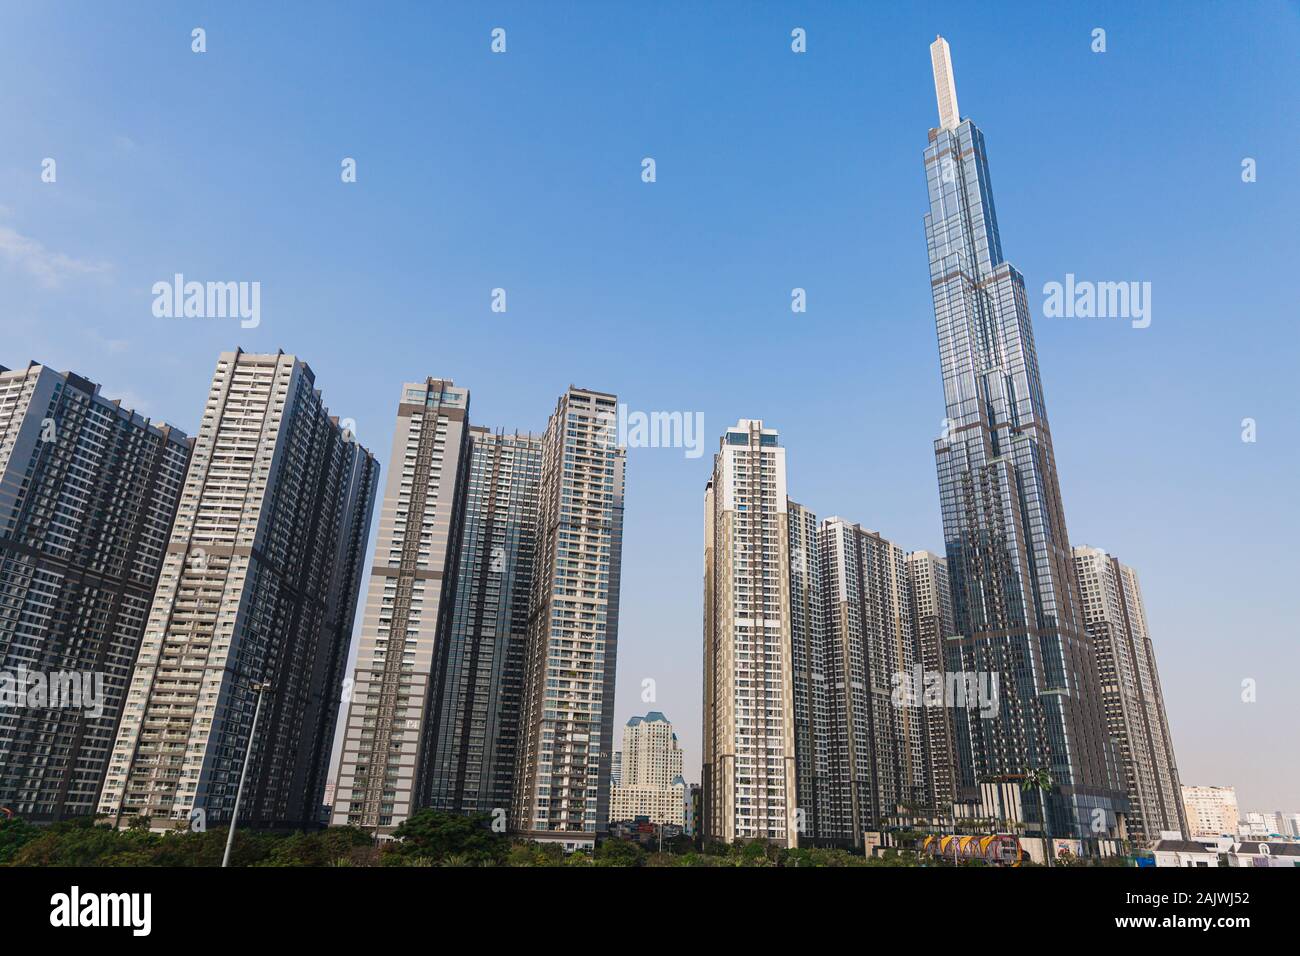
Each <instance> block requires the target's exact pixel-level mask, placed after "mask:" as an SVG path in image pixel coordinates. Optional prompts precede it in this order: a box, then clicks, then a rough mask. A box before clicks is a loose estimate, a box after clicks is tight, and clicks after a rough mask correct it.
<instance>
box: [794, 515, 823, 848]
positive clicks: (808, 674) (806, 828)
mask: <svg viewBox="0 0 1300 956" xmlns="http://www.w3.org/2000/svg"><path fill="white" fill-rule="evenodd" d="M786 511H787V515H788V521H787V524H788V527H789V529H790V534H789V563H790V660H791V664H792V667H793V671H792V681H793V685H794V711H793V713H794V754H795V796H796V804H797V807H798V822H799V827H800V828H799V836H800V837H801V838H804V837H807V838H816V837H818V836H819V835H821V834H823V833H824V832H825V830H826V827H827V826H828V823H829V821H828V817H827V814H828V812H829V801H830V799H831V794H830V790H829V787H830V783H831V757H832V754H831V750H830V748H829V743H830V730H831V726H832V715H831V713H830V711H829V707H830V705H831V690H830V689H828V684H827V666H826V659H825V638H826V633H825V624H824V615H825V614H826V606H825V595H824V594H823V574H824V567H823V562H822V546H821V542H822V538H821V535H820V530H819V527H818V524H817V515H816V514H814V513H813V512H812V511H810V510H809V509H808V508H805V507H804V506H803V505H801V504H799V503H797V502H795V501H790V500H788V499H787V501H786Z"/></svg>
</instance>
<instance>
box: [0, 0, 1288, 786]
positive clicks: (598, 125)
mask: <svg viewBox="0 0 1300 956" xmlns="http://www.w3.org/2000/svg"><path fill="white" fill-rule="evenodd" d="M1058 6H1059V5H1057V4H1042V3H1024V4H1000V3H979V4H975V3H953V4H926V5H924V6H921V5H901V4H891V5H889V6H888V7H883V6H878V5H876V4H867V3H856V2H853V3H850V2H844V3H830V2H826V3H816V4H806V5H805V4H798V5H796V4H778V3H746V4H740V3H736V4H707V5H706V4H701V3H653V4H632V3H622V4H616V5H610V6H608V7H606V6H602V5H598V4H596V3H559V2H552V3H532V4H518V5H506V4H486V3H484V4H473V5H471V4H454V5H449V6H445V7H442V6H439V7H436V8H435V7H434V6H433V5H432V4H409V5H406V4H393V5H389V6H384V7H375V6H374V5H370V4H349V5H346V6H344V5H335V4H331V5H325V6H322V7H321V8H317V7H308V6H306V5H300V4H289V3H283V4H281V3H276V4H257V5H253V4H224V3H223V4H211V5H206V4H198V5H195V4H181V3H174V4H173V3H167V4H162V3H159V4H145V3H131V4H112V5H105V4H90V3H85V4H69V3H57V2H56V3H40V4H37V3H13V2H8V3H5V4H4V6H3V7H0V37H3V41H4V43H3V47H4V55H3V56H0V364H5V365H9V366H11V367H12V366H16V365H21V364H23V363H25V362H26V361H27V360H28V359H29V358H35V359H38V360H40V361H43V362H46V363H49V364H51V365H54V366H56V367H58V368H68V369H73V370H76V371H78V372H80V373H82V374H84V375H86V376H88V377H90V378H92V379H93V380H95V381H98V382H101V383H102V384H103V385H104V388H105V392H106V393H107V394H109V395H110V396H120V397H122V398H123V399H124V400H125V401H127V402H128V403H129V404H133V405H135V406H136V407H137V408H138V409H140V410H141V411H142V412H144V413H146V414H149V415H151V416H153V417H156V418H165V419H168V420H170V421H173V422H174V423H176V424H177V425H179V426H181V427H183V428H186V429H188V430H194V429H195V428H196V427H197V424H198V419H199V416H200V410H201V408H202V404H203V400H204V395H205V390H206V384H207V381H208V379H209V377H210V375H211V373H212V369H213V365H214V363H215V359H216V355H217V353H218V352H219V351H220V350H222V349H229V348H233V347H234V346H236V345H240V346H242V347H243V348H245V349H247V350H257V351H274V350H276V349H277V348H283V349H284V350H285V351H288V352H294V353H297V354H299V355H301V356H302V357H303V358H305V359H306V360H307V361H308V362H309V363H310V364H311V365H312V367H313V368H314V369H315V371H316V374H317V381H318V383H319V384H320V385H321V386H322V387H323V389H324V391H325V394H326V397H327V400H328V402H329V405H330V406H331V408H332V409H333V410H334V411H335V412H336V413H338V414H340V415H342V416H350V417H353V418H355V419H356V420H357V422H358V432H359V436H360V438H361V440H362V441H363V442H364V443H366V444H367V445H368V446H369V447H371V448H373V449H375V450H376V451H377V452H378V453H379V454H380V456H381V458H382V459H384V460H385V464H386V463H387V462H386V459H387V455H388V449H389V442H390V439H391V434H392V425H393V419H394V415H395V405H396V401H397V398H398V389H399V386H400V383H401V382H403V381H405V380H409V379H418V378H422V377H424V376H426V375H442V376H450V377H453V378H454V379H455V380H456V381H457V382H458V383H460V384H464V385H467V386H469V387H470V388H471V389H472V391H473V400H472V411H471V414H472V417H473V419H474V420H476V421H478V422H481V423H484V424H491V425H503V426H507V427H515V426H518V427H521V428H532V429H540V428H541V427H543V425H544V423H545V419H546V415H547V413H548V412H549V410H550V409H551V408H552V407H553V404H554V401H555V399H556V397H557V395H558V394H559V392H560V391H561V389H562V388H563V387H564V386H565V385H567V384H568V383H570V382H573V383H576V384H579V385H584V386H588V387H594V388H600V389H606V390H611V391H616V392H617V393H618V394H619V395H620V397H622V398H623V399H624V400H626V401H627V402H628V403H629V404H630V405H631V407H632V408H634V409H643V410H655V409H664V410H682V411H700V412H703V413H704V416H705V427H706V432H707V434H708V436H709V438H708V451H707V453H706V455H705V456H704V457H702V458H699V459H695V460H688V459H686V458H685V457H684V456H683V455H682V453H681V452H680V451H677V450H655V449H634V450H633V451H632V452H631V454H630V461H629V469H628V496H627V533H626V540H625V545H624V576H623V601H622V632H621V641H620V644H621V646H620V653H619V674H618V706H617V718H618V722H619V724H621V723H622V722H623V721H624V720H625V719H626V718H627V717H628V716H629V715H631V714H633V713H644V712H645V711H646V710H648V709H658V710H662V711H664V712H665V713H666V714H667V715H668V716H669V718H670V719H672V720H673V721H674V722H675V723H676V724H677V728H678V734H679V736H680V738H681V740H682V742H683V744H684V746H685V747H686V748H687V751H688V754H687V767H688V776H691V777H692V778H697V774H698V764H699V740H700V712H699V708H700V693H701V687H700V685H701V675H700V670H701V649H700V644H701V640H700V615H701V609H700V604H701V581H700V576H701V564H702V561H701V543H702V511H701V505H702V498H701V495H702V491H703V487H704V482H705V479H706V477H707V475H708V472H709V467H710V466H709V458H710V456H711V453H712V451H713V449H714V448H715V447H716V439H717V436H718V434H720V433H721V431H722V430H723V429H724V428H725V427H726V426H727V425H728V424H731V423H733V422H734V421H735V420H736V419H737V418H739V417H760V418H763V419H765V420H766V421H767V422H768V423H770V424H771V425H773V426H775V427H777V428H779V429H780V430H781V433H782V439H783V442H784V444H785V445H786V446H787V447H788V449H789V451H788V456H789V473H790V474H789V478H790V492H791V494H792V496H793V497H795V498H796V499H797V500H799V501H801V502H803V503H805V504H807V505H808V506H809V507H812V508H814V509H815V510H817V512H818V513H819V514H823V515H829V514H835V513H838V514H842V515H844V516H846V517H849V518H851V519H854V520H857V521H860V522H862V523H863V524H865V525H867V526H869V527H874V528H877V529H879V530H880V531H881V532H882V533H884V534H885V535H887V536H888V537H890V538H892V539H893V540H895V541H897V542H898V543H899V544H900V545H902V546H904V547H907V548H909V549H910V548H930V549H936V550H942V543H943V542H942V536H941V532H940V525H939V507H938V500H937V491H936V479H935V472H934V461H933V452H932V448H931V441H932V439H933V438H934V436H935V435H936V434H937V433H938V431H939V427H940V425H939V421H940V418H941V417H942V415H943V403H942V391H941V387H940V380H939V372H938V360H937V355H936V349H935V334H934V325H933V316H932V313H931V305H930V296H929V286H928V274H927V260H926V253H925V244H924V234H923V230H922V221H921V220H922V216H923V215H924V213H925V209H926V191H925V184H924V179H923V174H922V162H921V153H922V149H923V148H924V145H925V142H926V131H927V129H928V128H929V127H930V126H932V125H935V123H936V122H937V120H936V116H935V103H934V92H933V86H932V83H931V77H930V65H929V54H928V50H927V46H928V44H929V43H930V41H931V40H933V38H934V36H935V34H936V33H943V34H944V36H946V37H947V38H948V39H949V41H950V42H951V44H952V49H953V60H954V64H955V69H956V75H957V86H958V92H959V95H960V102H961V107H962V112H963V113H964V114H965V115H968V116H971V117H973V118H974V119H975V121H976V122H977V123H979V124H980V126H981V127H982V128H983V130H984V132H985V134H986V137H987V140H988V148H989V155H990V161H991V164H992V172H993V186H994V191H995V195H996V199H997V206H998V213H999V218H1000V224H1001V228H1002V239H1003V246H1004V249H1005V251H1006V254H1007V256H1008V257H1009V258H1010V260H1011V261H1012V262H1014V263H1015V264H1016V265H1017V266H1018V267H1019V268H1020V270H1021V271H1022V272H1023V273H1024V274H1025V277H1026V281H1027V284H1028V288H1029V290H1030V300H1031V305H1033V306H1034V308H1035V313H1036V315H1038V316H1039V317H1038V318H1037V325H1036V336H1037V344H1038V349H1039V355H1040V360H1041V365H1042V371H1043V378H1044V383H1045V389H1046V395H1047V402H1048V409H1049V414H1050V416H1051V422H1052V430H1053V434H1054V437H1055V442H1056V449H1057V453H1058V456H1059V465H1060V473H1061V484H1062V489H1063V493H1064V498H1065V506H1066V516H1067V520H1068V524H1069V530H1070V535H1071V538H1072V539H1073V541H1074V542H1075V543H1087V544H1092V545H1095V546H1098V547H1104V548H1106V549H1108V550H1110V551H1112V552H1113V553H1116V554H1117V555H1119V556H1120V558H1121V559H1122V560H1124V561H1126V562H1127V563H1129V564H1131V565H1133V566H1134V567H1136V568H1137V569H1138V571H1139V573H1140V575H1141V577H1142V582H1143V586H1144V590H1145V596H1146V600H1147V605H1148V613H1149V617H1150V624H1151V628H1152V633H1153V636H1154V639H1155V645H1156V650H1157V654H1158V657H1159V662H1160V668H1161V674H1162V677H1163V680H1164V687H1165V693H1166V698H1167V702H1168V709H1169V716H1170V720H1171V723H1172V727H1173V733H1174V738H1175V744H1176V746H1177V753H1178V757H1179V763H1180V767H1181V771H1182V775H1183V779H1184V781H1185V782H1188V783H1203V784H1210V783H1213V784H1231V785H1235V786H1236V787H1237V788H1238V792H1239V795H1240V797H1241V801H1242V804H1243V806H1244V807H1252V808H1254V807H1268V808H1273V807H1282V808H1285V809H1297V810H1300V765H1297V763H1296V760H1295V753H1296V747H1295V728H1296V725H1297V715H1298V711H1300V705H1298V704H1297V701H1300V666H1298V664H1300V652H1298V651H1297V646H1298V644H1297V639H1298V638H1300V625H1297V620H1300V614H1298V613H1297V611H1298V610H1300V609H1298V608H1297V604H1298V603H1300V602H1298V601H1297V592H1298V591H1300V588H1298V587H1297V572H1298V571H1300V559H1298V558H1297V554H1296V550H1295V542H1296V540H1297V538H1300V534H1298V532H1300V521H1298V520H1297V515H1298V509H1297V507H1296V500H1295V494H1296V490H1295V489H1296V487H1297V470H1298V468H1297V464H1298V463H1300V453H1298V452H1297V448H1298V447H1300V434H1298V432H1300V426H1298V424H1297V399H1296V383H1297V381H1298V380H1300V367H1298V366H1300V361H1298V359H1297V354H1298V351H1297V330H1296V318H1297V300H1296V292H1295V277H1296V274H1297V265H1296V262H1297V252H1298V251H1300V249H1298V248H1297V246H1298V242H1297V234H1298V229H1297V212H1298V211H1300V186H1298V185H1297V177H1296V172H1297V166H1296V156H1297V155H1300V133H1298V125H1300V124H1298V123H1297V104H1298V103H1300V97H1297V96H1296V91H1297V90H1298V89H1300V67H1298V66H1297V63H1298V61H1297V57H1296V51H1297V49H1300V16H1298V14H1297V9H1296V6H1295V5H1293V4H1286V3H1281V2H1262V3H1244V2H1243V3H1233V4H1212V5H1211V4H1199V3H1192V2H1183V3H1170V4H1157V3H1144V4H1141V5H1131V4H1127V3H1125V4H1107V5H1097V6H1096V7H1094V8H1091V9H1088V8H1081V9H1078V10H1073V9H1072V10H1068V11H1066V10H1061V9H1058ZM1134 6H1136V7H1137V9H1133V7H1134ZM196 26H202V27H204V28H206V30H207V43H208V52H207V53H205V54H202V55H197V54H194V53H192V52H191V51H190V30H191V29H192V28H193V27H196ZM498 26H499V27H503V28H505V29H506V31H507V43H508V52H507V53H506V54H504V55H493V54H492V53H491V52H490V50H489V32H490V31H491V29H492V28H493V27H498ZM794 27H804V28H805V29H806V30H807V31H808V52H807V53H806V54H804V55H795V54H793V53H792V52H791V50H790V31H791V29H793V28H794ZM1094 27H1103V28H1105V29H1106V31H1107V47H1108V49H1107V52H1106V53H1104V54H1094V53H1092V52H1091V51H1090V48H1089V47H1090V42H1091V38H1090V33H1091V31H1092V29H1093V28H1094ZM345 156H351V157H354V158H355V159H356V160H357V162H358V179H359V181H358V182H357V183H356V184H351V185H345V184H343V183H341V182H340V177H339V172H340V165H339V164H340V161H341V160H342V158H343V157H345ZM646 156H651V157H654V159H655V160H656V162H657V171H658V182H656V183H654V184H645V183H643V182H642V181H641V177H640V172H641V165H640V164H641V160H642V158H643V157H646ZM45 157H52V158H54V159H55V160H56V161H57V164H58V166H57V173H58V180H57V182H56V183H54V184H47V183H42V182H41V181H40V170H41V161H42V159H43V158H45ZM1244 157H1253V158H1255V159H1256V160H1257V163H1258V182H1256V183H1253V184H1244V183H1242V181H1241V177H1240V169H1241V161H1242V159H1243V158H1244ZM175 272H183V273H185V274H186V276H187V277H189V278H195V279H201V280H209V279H211V280H244V281H259V282H261V284H262V324H261V326H260V327H259V328H257V329H251V330H242V329H240V328H238V326H237V324H236V323H235V322H233V321H232V320H195V319H191V320H168V319H156V318H154V317H153V315H152V312H151V303H152V297H151V295H150V287H151V286H152V284H153V283H154V282H156V281H159V280H168V279H170V277H171V276H172V274H173V273H175ZM1067 272H1072V273H1074V274H1076V275H1077V276H1079V277H1080V278H1089V279H1094V280H1111V281H1119V280H1137V281H1149V282H1151V283H1152V287H1153V288H1152V307H1153V314H1152V323H1151V327H1150V328H1148V329H1145V330H1135V329H1132V328H1130V327H1129V325H1128V323H1127V322H1124V321H1121V320H1081V319H1075V320H1067V319H1045V318H1042V317H1041V308H1040V305H1041V301H1042V297H1041V294H1040V293H1041V289H1042V286H1043V283H1045V282H1048V281H1053V280H1055V281H1060V280H1062V279H1063V277H1064V275H1065V274H1066V273H1067ZM796 286H799V287H803V288H805V289H807V295H808V311H807V313H806V314H802V315H796V314H793V313H791V311H790V308H789V303H790V290H791V289H792V288H793V287H796ZM494 287H504V288H505V289H506V290H507V295H508V307H509V310H508V312H507V313H506V314H504V315H502V314H495V313H493V312H491V311H490V309H489V294H490V290H491V289H492V288H494ZM1247 416H1249V417H1253V418H1255V419H1256V420H1257V422H1258V441H1257V442H1256V443H1254V444H1244V443H1243V442H1242V441H1241V440H1240V430H1241V429H1240V422H1241V420H1242V418H1244V417H1247ZM644 678H652V679H654V680H655V681H656V684H657V691H658V693H657V700H656V701H655V702H654V703H653V705H650V704H646V703H642V701H641V700H640V689H641V682H642V680H643V679H644ZM1244 678H1254V679H1255V680H1256V681H1257V682H1258V700H1257V702H1256V703H1253V704H1245V703H1242V702H1241V690H1240V687H1241V681H1242V680H1243V679H1244Z"/></svg>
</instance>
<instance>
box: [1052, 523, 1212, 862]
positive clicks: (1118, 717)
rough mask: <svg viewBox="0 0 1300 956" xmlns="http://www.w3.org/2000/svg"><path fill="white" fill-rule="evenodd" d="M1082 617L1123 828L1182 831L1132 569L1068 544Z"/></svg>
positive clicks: (1165, 724)
mask: <svg viewBox="0 0 1300 956" xmlns="http://www.w3.org/2000/svg"><path fill="white" fill-rule="evenodd" d="M1074 565H1075V568H1076V569H1077V571H1078V574H1079V590H1080V594H1081V596H1082V599H1083V619H1084V624H1085V625H1086V626H1087V628H1088V635H1089V636H1090V637H1091V638H1092V643H1093V647H1094V648H1095V650H1096V655H1097V670H1098V674H1099V676H1100V678H1101V690H1102V700H1103V701H1104V703H1105V707H1106V725H1107V730H1108V731H1109V733H1110V735H1111V737H1113V738H1114V739H1115V740H1116V741H1117V743H1118V747H1119V754H1120V759H1121V760H1122V761H1123V772H1124V784H1125V789H1126V791H1127V793H1128V802H1129V821H1128V822H1129V833H1130V835H1131V836H1132V837H1133V838H1134V839H1138V840H1146V841H1154V840H1158V839H1159V838H1160V833H1161V831H1176V832H1178V833H1183V834H1186V833H1187V816H1186V813H1185V812H1184V809H1183V791H1182V785H1181V784H1180V783H1179V780H1178V765H1177V762H1176V761H1175V759H1174V745H1173V741H1172V739H1171V737H1170V735H1169V721H1168V718H1167V717H1166V715H1165V698H1164V694H1163V692H1162V691H1161V689H1160V674H1159V671H1158V670H1157V669H1156V655H1155V649H1154V648H1153V647H1152V645H1151V635H1150V633H1149V632H1148V631H1147V615H1146V608H1145V606H1144V605H1143V603H1142V588H1141V586H1140V585H1139V584H1138V578H1137V573H1136V572H1135V571H1134V570H1133V569H1132V568H1130V567H1128V566H1127V565H1124V564H1121V563H1120V562H1119V559H1118V558H1115V557H1112V556H1111V555H1108V554H1107V553H1106V552H1105V551H1101V550H1099V549H1097V548H1089V547H1077V548H1075V549H1074Z"/></svg>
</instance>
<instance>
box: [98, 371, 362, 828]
mask: <svg viewBox="0 0 1300 956" xmlns="http://www.w3.org/2000/svg"><path fill="white" fill-rule="evenodd" d="M377 480H378V465H377V464H376V462H375V460H374V458H373V456H371V454H370V453H369V452H368V451H366V450H365V449H364V448H362V447H361V446H360V445H359V444H357V442H356V441H355V440H354V438H353V436H352V434H351V431H350V430H349V429H348V428H346V427H344V425H343V424H341V423H340V422H339V421H338V419H336V418H334V417H333V416H331V415H330V413H329V411H328V409H327V408H326V406H325V403H324V400H323V398H322V396H321V393H320V391H319V390H318V389H317V388H316V385H315V376H314V374H313V373H312V371H311V368H310V367H309V366H308V365H307V364H306V363H305V362H303V361H301V360H300V359H298V358H296V357H295V356H292V355H286V354H284V353H278V354H275V355H257V354H250V353H245V352H242V351H235V352H223V353H222V354H221V356H220V358H219V359H218V362H217V368H216V372H215V374H214V376H213V379H212V384H211V387H210V389H209V392H208V396H207V401H206V404H205V407H204V410H203V420H202V422H201V424H200V427H199V434H198V437H197V438H196V440H195V445H194V451H193V455H192V457H191V460H190V463H189V468H188V471H187V473H186V477H185V483H184V486H183V489H182V492H181V500H180V506H179V509H178V512H177V517H176V522H175V524H174V526H173V528H172V532H171V536H170V538H169V540H168V542H167V545H166V553H165V556H164V558H163V563H162V569H161V573H160V575H159V581H158V587H157V589H156V591H155V593H154V597H153V603H152V606H151V608H150V611H149V616H148V622H147V624H146V626H145V632H144V638H143V640H142V643H141V647H140V653H139V655H138V657H137V659H136V662H135V666H134V669H133V672H132V676H131V683H130V686H129V689H128V692H127V698H126V704H125V708H124V712H123V717H122V720H121V724H120V727H119V729H118V733H117V737H116V740H115V742H114V745H113V751H112V756H111V758H110V763H109V768H108V772H107V774H106V778H105V784H104V789H103V793H102V795H101V797H100V801H99V810H100V812H102V813H105V814H108V815H110V816H111V817H112V818H113V819H114V821H115V822H118V823H125V821H126V818H127V817H131V816H135V815H140V816H143V817H147V818H149V819H150V820H151V821H152V823H153V825H154V827H155V828H167V827H171V826H175V825H176V823H177V822H179V821H190V822H191V825H197V823H198V822H199V821H200V820H201V821H202V822H203V823H205V824H206V825H211V824H214V823H225V822H229V820H230V818H231V812H232V809H233V806H234V802H235V793H236V789H237V787H238V783H239V777H240V772H241V769H242V768H243V766H244V755H245V753H246V751H248V749H249V742H250V730H251V724H252V721H253V714H254V708H255V705H256V698H257V692H256V690H255V686H256V685H258V684H260V683H265V684H267V685H268V686H269V689H268V690H267V691H266V693H265V699H264V701H263V706H262V712H261V717H260V720H259V722H258V726H257V734H256V737H255V738H253V739H252V746H251V753H250V756H249V762H248V785H247V787H246V789H245V792H244V802H243V803H242V804H241V809H240V821H241V823H242V822H245V821H246V822H247V823H248V824H250V825H252V826H268V827H281V826H307V825H314V824H315V823H317V821H318V820H319V813H320V811H319V807H320V804H321V801H322V799H323V796H324V790H325V782H326V780H325V777H326V773H327V768H328V761H329V751H330V741H331V739H332V733H331V732H332V729H333V727H334V722H335V718H336V715H337V710H338V702H339V698H340V691H341V686H342V682H343V673H342V669H343V663H344V661H345V659H346V654H347V645H348V641H349V638H350V636H351V631H352V621H353V616H354V613H355V607H356V599H357V592H358V589H359V585H360V576H361V562H362V559H363V552H364V545H365V541H366V537H367V531H368V527H369V521H370V515H371V512H372V510H373V503H374V493H375V485H376V483H377Z"/></svg>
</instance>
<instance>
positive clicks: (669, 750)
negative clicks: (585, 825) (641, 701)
mask: <svg viewBox="0 0 1300 956" xmlns="http://www.w3.org/2000/svg"><path fill="white" fill-rule="evenodd" d="M620 753H621V754H622V774H621V781H620V783H619V785H617V786H614V787H612V788H611V793H610V811H609V818H610V820H614V821H625V820H635V819H636V818H637V817H646V818H648V819H649V820H650V822H651V823H673V824H677V825H679V826H683V827H684V826H686V824H687V822H688V821H687V815H686V807H687V791H686V789H685V786H686V785H685V783H684V781H683V779H682V749H681V747H680V746H679V745H678V743H677V734H676V733H674V732H673V725H672V724H671V723H670V722H669V721H668V718H667V717H665V716H664V715H663V714H662V713H660V712H659V711H657V710H652V711H650V712H649V713H648V714H646V715H645V716H644V717H632V718H630V719H629V720H628V722H627V723H626V724H625V725H624V727H623V749H622V751H620Z"/></svg>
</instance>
